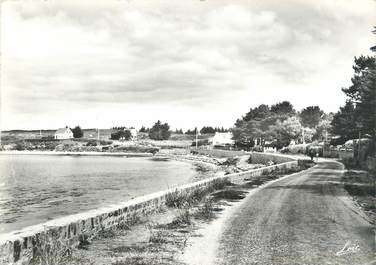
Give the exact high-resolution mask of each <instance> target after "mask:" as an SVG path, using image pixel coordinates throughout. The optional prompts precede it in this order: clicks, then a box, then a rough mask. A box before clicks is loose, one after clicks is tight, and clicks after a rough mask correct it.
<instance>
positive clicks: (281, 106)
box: [270, 101, 295, 115]
mask: <svg viewBox="0 0 376 265" xmlns="http://www.w3.org/2000/svg"><path fill="white" fill-rule="evenodd" d="M270 111H271V112H273V113H275V114H282V115H294V114H295V110H294V107H293V106H292V104H291V103H290V102H289V101H283V102H280V103H277V104H274V105H272V106H271V107H270Z"/></svg>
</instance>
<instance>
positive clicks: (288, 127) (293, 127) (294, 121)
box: [270, 116, 302, 149]
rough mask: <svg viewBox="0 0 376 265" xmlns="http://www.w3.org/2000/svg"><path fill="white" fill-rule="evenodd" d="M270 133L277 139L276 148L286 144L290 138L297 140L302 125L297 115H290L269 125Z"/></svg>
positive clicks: (300, 133)
mask: <svg viewBox="0 0 376 265" xmlns="http://www.w3.org/2000/svg"><path fill="white" fill-rule="evenodd" d="M270 130H271V132H272V134H274V137H275V139H277V146H276V147H277V149H280V148H282V147H284V146H288V145H289V144H290V142H291V140H295V141H297V140H299V138H300V137H301V135H302V125H301V123H300V121H299V119H298V118H297V117H294V116H293V117H290V118H288V119H286V120H284V121H283V122H281V121H280V120H278V121H277V123H276V124H275V125H273V126H271V127H270Z"/></svg>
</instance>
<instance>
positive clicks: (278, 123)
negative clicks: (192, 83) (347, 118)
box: [232, 101, 332, 149]
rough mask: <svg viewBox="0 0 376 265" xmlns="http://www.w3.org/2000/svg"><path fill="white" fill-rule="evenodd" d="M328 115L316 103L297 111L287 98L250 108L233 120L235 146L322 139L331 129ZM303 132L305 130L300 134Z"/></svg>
mask: <svg viewBox="0 0 376 265" xmlns="http://www.w3.org/2000/svg"><path fill="white" fill-rule="evenodd" d="M331 119H332V115H331V114H325V113H324V112H323V111H322V110H321V109H320V108H319V107H318V106H309V107H307V108H305V109H303V110H302V111H301V112H300V113H299V112H297V111H296V110H295V109H294V107H293V105H292V104H291V103H290V102H288V101H283V102H280V103H277V104H274V105H271V106H269V105H265V104H261V105H259V106H258V107H255V108H251V109H250V110H249V112H247V113H246V114H245V115H244V116H243V117H242V118H241V119H238V120H237V121H236V122H235V127H234V128H233V130H232V132H233V135H234V140H235V142H236V145H237V146H238V147H240V148H245V149H249V148H251V147H253V146H254V145H255V144H257V145H263V146H264V145H265V142H269V143H268V144H267V145H268V146H273V147H276V148H277V149H281V148H282V147H284V146H287V145H289V144H290V142H291V141H295V142H303V136H304V142H312V141H314V140H319V141H322V140H324V139H325V138H326V136H327V132H328V131H329V130H330V127H331V125H330V122H331ZM303 131H304V133H303Z"/></svg>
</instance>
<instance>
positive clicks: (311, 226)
mask: <svg viewBox="0 0 376 265" xmlns="http://www.w3.org/2000/svg"><path fill="white" fill-rule="evenodd" d="M342 169H343V167H342V164H340V163H337V162H320V163H319V164H318V166H316V167H314V168H311V169H310V170H308V171H306V172H304V173H300V174H298V175H295V176H292V177H289V178H286V179H281V180H280V181H277V182H275V183H273V184H271V185H270V186H268V187H265V188H264V189H263V190H261V191H259V192H257V193H256V194H254V195H252V196H250V197H248V198H247V199H246V201H245V202H244V203H243V204H242V206H241V207H240V208H239V210H238V211H237V214H236V215H234V216H232V217H231V219H230V220H229V222H228V223H227V224H226V229H225V230H224V234H223V235H222V237H221V242H220V247H219V250H218V251H219V253H218V255H217V257H218V260H217V263H218V264H231V265H237V264H247V265H251V264H260V265H269V264H273V265H280V264H286V265H287V264H288V265H294V264H299V265H305V264H306V265H308V264H309V265H325V264H332V265H334V264H341V265H351V264H354V265H362V264H368V263H369V262H370V261H371V260H372V259H373V258H374V251H375V234H374V231H373V227H372V225H370V224H369V223H368V222H367V221H365V219H364V218H362V217H361V216H360V215H359V211H358V209H357V208H356V207H355V206H354V205H353V204H352V202H351V201H350V200H349V198H348V197H347V196H346V194H345V193H344V190H343V188H342V186H341V184H340V182H339V181H340V178H341V171H342ZM346 244H347V246H346V247H345V245H346ZM342 249H343V251H342V252H340V251H341V250H342Z"/></svg>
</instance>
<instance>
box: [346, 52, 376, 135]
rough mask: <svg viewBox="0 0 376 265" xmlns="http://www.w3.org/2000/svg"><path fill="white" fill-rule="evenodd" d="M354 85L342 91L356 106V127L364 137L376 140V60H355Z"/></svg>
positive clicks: (360, 58) (366, 57)
mask: <svg viewBox="0 0 376 265" xmlns="http://www.w3.org/2000/svg"><path fill="white" fill-rule="evenodd" d="M354 62H355V64H354V66H353V69H354V72H355V73H354V77H353V78H352V79H351V81H352V85H351V86H350V87H349V88H343V89H342V91H343V92H344V93H345V94H346V96H347V97H348V98H349V101H350V102H351V103H353V104H354V105H355V120H356V126H357V129H358V131H359V132H361V134H362V135H365V134H368V135H369V136H371V137H372V139H373V140H374V141H375V140H376V118H375V117H376V58H375V57H373V56H360V57H358V58H356V57H355V59H354Z"/></svg>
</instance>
